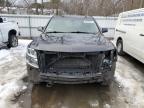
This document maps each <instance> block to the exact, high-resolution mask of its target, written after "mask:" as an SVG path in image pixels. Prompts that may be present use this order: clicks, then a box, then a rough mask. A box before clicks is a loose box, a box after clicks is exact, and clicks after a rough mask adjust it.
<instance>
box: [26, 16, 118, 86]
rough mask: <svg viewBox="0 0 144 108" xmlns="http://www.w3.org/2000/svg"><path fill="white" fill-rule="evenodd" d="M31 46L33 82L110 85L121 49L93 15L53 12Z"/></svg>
mask: <svg viewBox="0 0 144 108" xmlns="http://www.w3.org/2000/svg"><path fill="white" fill-rule="evenodd" d="M38 30H39V31H41V32H42V34H41V36H40V37H38V38H35V39H34V40H33V41H32V42H31V43H30V44H29V45H28V48H27V56H26V58H27V71H28V76H29V80H30V81H31V82H33V83H38V82H47V83H48V84H54V83H61V84H81V83H95V82H99V83H101V84H103V85H109V84H110V83H111V82H112V80H113V78H114V73H115V67H116V61H117V51H116V48H115V47H114V45H113V44H112V43H111V42H110V41H109V40H107V39H106V38H105V37H104V35H103V34H102V33H104V32H107V29H100V28H99V26H98V24H97V23H96V21H95V20H94V18H93V17H88V16H87V17H85V16H53V17H52V18H51V19H50V21H49V22H48V24H47V26H46V27H39V29H38Z"/></svg>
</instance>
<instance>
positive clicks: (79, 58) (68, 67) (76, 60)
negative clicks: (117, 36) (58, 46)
mask: <svg viewBox="0 0 144 108" xmlns="http://www.w3.org/2000/svg"><path fill="white" fill-rule="evenodd" d="M37 53H38V54H37V55H38V63H39V67H40V70H41V72H42V73H58V72H60V73H80V72H82V73H96V72H99V71H100V68H101V66H102V62H103V59H104V57H105V54H104V53H59V52H58V53H57V52H44V51H38V52H37ZM57 71H58V72H57Z"/></svg>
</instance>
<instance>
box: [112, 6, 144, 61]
mask: <svg viewBox="0 0 144 108" xmlns="http://www.w3.org/2000/svg"><path fill="white" fill-rule="evenodd" d="M115 41H116V45H117V50H118V54H119V55H123V54H124V52H125V53H128V54H129V55H131V56H132V57H134V58H136V59H137V60H139V61H141V62H142V63H144V8H142V9H136V10H132V11H127V12H123V13H121V14H120V15H119V17H118V22H117V25H116V29H115Z"/></svg>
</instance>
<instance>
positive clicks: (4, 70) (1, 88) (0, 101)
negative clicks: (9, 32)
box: [0, 40, 31, 108]
mask: <svg viewBox="0 0 144 108" xmlns="http://www.w3.org/2000/svg"><path fill="white" fill-rule="evenodd" d="M30 42H31V40H19V46H18V47H15V48H11V49H8V50H6V49H2V50H0V108H19V105H18V104H17V103H15V102H14V101H12V100H15V97H17V96H18V95H20V93H21V92H23V91H25V90H26V89H27V86H26V84H25V83H24V82H23V81H22V80H21V79H22V78H23V77H24V76H25V75H26V64H25V63H26V62H25V55H26V48H27V45H28V44H29V43H30Z"/></svg>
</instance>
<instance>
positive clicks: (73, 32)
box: [69, 31, 95, 34]
mask: <svg viewBox="0 0 144 108" xmlns="http://www.w3.org/2000/svg"><path fill="white" fill-rule="evenodd" d="M69 33H83V34H95V33H91V32H81V31H75V32H69Z"/></svg>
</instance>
